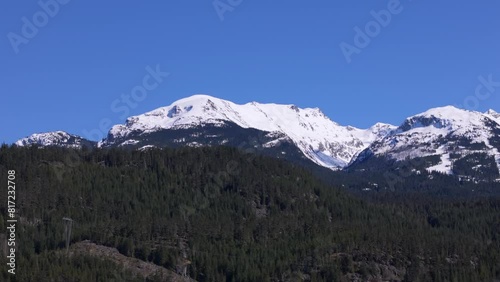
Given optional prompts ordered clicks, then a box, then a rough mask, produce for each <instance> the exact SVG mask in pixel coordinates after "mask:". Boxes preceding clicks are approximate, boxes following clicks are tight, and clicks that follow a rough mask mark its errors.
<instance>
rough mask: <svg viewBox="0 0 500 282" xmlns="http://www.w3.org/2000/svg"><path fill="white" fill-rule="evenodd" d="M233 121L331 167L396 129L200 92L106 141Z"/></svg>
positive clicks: (136, 120) (120, 128)
mask: <svg viewBox="0 0 500 282" xmlns="http://www.w3.org/2000/svg"><path fill="white" fill-rule="evenodd" d="M228 123H231V124H236V125H237V126H239V127H242V128H252V129H258V130H261V131H264V132H271V133H280V135H284V136H286V137H287V138H289V139H290V140H292V142H293V143H294V144H295V145H296V146H297V147H298V148H299V149H300V150H301V151H302V152H303V153H304V155H305V156H306V157H307V158H309V159H311V160H312V161H314V162H315V163H317V164H319V165H321V166H325V167H330V168H341V167H344V166H346V165H347V164H348V163H349V162H350V161H351V159H352V157H353V156H354V155H355V154H356V153H358V152H359V151H360V150H362V149H364V148H366V147H367V146H368V145H369V144H370V142H372V141H373V140H375V139H376V138H379V137H380V135H381V134H384V133H383V132H385V129H387V128H391V129H392V127H391V126H389V125H382V124H380V125H378V127H377V128H376V129H373V128H370V129H367V130H361V129H357V128H347V127H344V126H341V125H339V124H337V123H335V122H333V121H331V120H330V119H329V118H328V117H327V116H326V115H325V114H324V113H323V112H322V111H321V110H320V109H319V108H299V107H298V106H296V105H290V104H289V105H281V104H272V103H270V104H262V103H258V102H250V103H247V104H243V105H240V104H235V103H233V102H231V101H226V100H223V99H219V98H215V97H212V96H209V95H201V94H200V95H194V96H191V97H187V98H184V99H180V100H178V101H175V102H174V103H172V104H171V105H170V106H167V107H162V108H158V109H156V110H153V111H150V112H147V113H145V114H142V115H138V116H133V117H130V118H128V119H127V121H126V124H124V125H116V126H114V127H113V128H112V129H111V130H110V131H109V134H108V138H107V139H106V140H104V142H102V143H100V146H111V145H119V144H117V142H125V141H126V140H125V139H126V138H127V136H130V135H131V134H132V133H133V134H135V135H137V134H139V135H140V134H148V133H153V132H157V131H161V130H167V129H169V130H170V129H186V128H194V127H198V126H204V125H207V124H210V125H212V126H214V125H215V126H219V127H223V126H225V125H226V124H228ZM124 140H125V141H124Z"/></svg>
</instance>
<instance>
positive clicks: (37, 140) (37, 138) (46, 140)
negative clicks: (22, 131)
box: [15, 131, 95, 148]
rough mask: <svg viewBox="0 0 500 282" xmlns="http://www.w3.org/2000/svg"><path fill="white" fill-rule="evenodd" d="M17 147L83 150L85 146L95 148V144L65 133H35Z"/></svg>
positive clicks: (17, 143)
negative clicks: (33, 146)
mask: <svg viewBox="0 0 500 282" xmlns="http://www.w3.org/2000/svg"><path fill="white" fill-rule="evenodd" d="M15 145H17V146H21V147H22V146H29V145H38V146H42V147H45V146H60V147H66V148H82V147H83V146H88V147H93V146H94V145H95V142H92V141H89V140H86V139H84V138H82V137H80V136H77V135H72V134H69V133H67V132H64V131H54V132H45V133H35V134H32V135H30V136H28V137H26V138H22V139H20V140H18V141H17V142H16V143H15Z"/></svg>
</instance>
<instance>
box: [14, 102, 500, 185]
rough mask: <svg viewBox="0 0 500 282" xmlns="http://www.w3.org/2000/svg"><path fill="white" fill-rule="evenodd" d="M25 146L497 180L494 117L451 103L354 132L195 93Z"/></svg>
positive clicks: (303, 115)
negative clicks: (98, 131) (213, 152)
mask: <svg viewBox="0 0 500 282" xmlns="http://www.w3.org/2000/svg"><path fill="white" fill-rule="evenodd" d="M30 144H36V145H39V146H63V147H71V148H81V147H82V146H97V147H101V148H109V147H124V148H130V149H141V150H142V149H148V148H151V147H179V146H194V147H199V146H218V145H225V146H232V147H237V148H240V149H242V150H245V151H248V152H254V153H259V152H260V153H262V154H266V155H270V156H274V157H278V158H285V159H288V160H293V161H298V162H299V163H302V164H311V161H312V162H313V163H315V164H317V165H319V166H323V167H327V168H330V169H334V170H336V169H342V168H353V169H356V167H357V166H358V165H361V166H363V164H364V166H365V167H366V166H368V167H370V166H371V164H373V163H370V162H368V160H376V162H380V160H384V159H385V160H390V163H393V162H394V161H396V162H406V161H408V160H412V159H425V165H424V167H422V165H419V170H423V171H426V172H434V171H436V172H442V173H445V174H455V175H469V176H470V175H474V177H476V176H478V175H479V176H481V175H488V176H491V175H493V176H495V175H497V178H499V177H500V174H499V169H498V168H499V167H500V114H499V113H497V112H495V111H493V110H490V111H488V112H486V113H480V112H475V111H467V110H461V109H458V108H455V107H452V106H447V107H440V108H434V109H430V110H428V111H426V112H423V113H421V114H417V115H415V116H411V117H409V118H407V119H406V120H405V121H404V122H403V123H402V124H401V125H400V126H399V127H396V126H393V125H389V124H384V123H377V124H375V125H374V126H372V127H370V128H368V129H359V128H355V127H352V126H342V125H340V124H338V123H336V122H334V121H332V120H330V119H329V118H328V117H327V116H325V115H324V114H323V113H322V112H321V110H319V109H318V108H304V109H303V108H299V107H297V106H295V105H280V104H261V103H257V102H251V103H247V104H243V105H240V104H235V103H233V102H231V101H226V100H223V99H219V98H215V97H211V96H208V95H194V96H191V97H188V98H184V99H181V100H178V101H175V102H174V103H172V104H171V105H169V106H166V107H161V108H158V109H156V110H153V111H150V112H147V113H144V114H142V115H137V116H132V117H130V118H128V119H127V120H126V123H125V124H119V125H115V126H113V127H112V128H111V130H110V131H109V133H108V135H107V137H106V138H105V139H103V140H101V141H100V142H99V143H97V144H96V143H95V142H92V141H89V140H86V139H84V138H82V137H79V136H76V135H71V134H68V133H66V132H62V131H57V132H49V133H42V134H33V135H32V136H29V137H27V138H23V139H21V140H19V141H17V142H16V145H18V146H26V145H30ZM388 163H389V162H388ZM377 166H378V165H377V164H376V165H374V166H371V167H370V168H373V169H376V168H375V167H377ZM362 169H364V168H362ZM492 171H494V173H493V172H492ZM490 178H491V177H490Z"/></svg>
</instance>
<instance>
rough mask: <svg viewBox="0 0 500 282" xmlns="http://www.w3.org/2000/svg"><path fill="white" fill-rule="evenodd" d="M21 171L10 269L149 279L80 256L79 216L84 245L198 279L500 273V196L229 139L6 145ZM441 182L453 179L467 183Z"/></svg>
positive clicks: (55, 275)
mask: <svg viewBox="0 0 500 282" xmlns="http://www.w3.org/2000/svg"><path fill="white" fill-rule="evenodd" d="M8 170H15V171H16V196H17V198H16V203H17V212H18V218H19V224H18V227H17V231H16V232H17V242H18V246H19V247H18V260H17V273H16V276H12V275H10V274H8V273H7V272H6V267H5V265H6V256H5V255H3V254H2V257H1V258H0V263H1V264H2V265H3V266H4V267H2V269H3V270H4V271H3V272H2V274H1V276H0V280H2V281H144V279H139V278H138V277H134V275H132V274H131V273H129V272H128V271H127V270H126V269H125V270H123V269H122V268H121V267H120V266H118V265H115V264H114V263H112V262H109V261H107V260H105V259H100V258H96V257H92V256H86V255H78V256H77V255H73V256H67V255H66V252H65V241H64V237H63V232H64V223H63V220H62V219H63V218H64V217H69V218H71V219H73V220H74V225H73V228H72V231H73V232H72V236H71V245H74V244H76V243H78V242H82V241H85V240H89V241H90V242H93V243H96V244H98V245H103V246H108V247H113V248H116V249H117V250H118V251H119V252H120V253H121V254H123V255H125V256H128V257H133V258H137V259H140V260H143V261H147V262H151V263H154V264H156V265H160V266H163V267H165V268H167V269H170V270H172V271H173V272H179V271H180V270H183V269H184V268H185V269H186V273H187V275H188V276H189V277H191V278H192V279H195V280H197V281H352V280H356V279H357V281H380V280H382V279H388V280H394V281H398V280H402V281H457V282H460V281H498V279H500V198H499V197H498V196H494V195H484V196H481V197H471V198H467V197H447V196H436V194H429V193H425V192H422V193H413V192H408V193H407V194H406V196H404V195H405V194H398V193H391V191H386V192H384V193H383V194H377V193H373V197H371V198H370V199H367V198H366V196H363V197H360V196H359V195H357V194H354V193H351V192H348V191H347V190H346V189H343V188H342V183H337V184H335V183H333V182H334V181H333V180H332V181H333V182H332V181H331V182H328V183H327V182H325V181H323V180H319V178H318V177H316V176H315V175H314V174H313V173H311V172H310V171H309V170H307V169H305V168H302V167H299V166H296V165H293V164H290V163H287V162H285V161H281V160H277V159H273V158H269V157H264V156H257V155H252V154H246V153H242V152H240V151H238V150H237V149H234V148H228V147H213V148H178V149H163V150H159V149H158V150H156V149H154V150H146V151H132V150H120V149H107V150H99V149H93V150H90V149H83V150H71V149H63V148H55V147H54V148H36V147H30V148H19V147H15V146H7V145H3V146H2V147H1V148H0V175H1V177H2V178H3V179H2V182H3V184H2V187H6V184H7V183H6V182H7V171H8ZM359 177H362V176H359ZM373 177H376V176H375V175H373ZM333 179H334V180H335V179H336V180H337V181H342V178H341V177H340V176H338V177H337V178H333ZM349 179H350V178H349ZM443 179H444V178H443ZM437 180H439V177H438V179H437ZM366 181H369V179H366ZM439 185H440V186H443V187H442V188H443V189H445V190H446V191H448V192H449V191H452V190H453V189H454V186H455V185H459V183H458V182H457V183H455V182H453V181H449V182H447V181H440V182H439ZM2 191H4V192H2V196H1V198H2V199H3V200H2V201H1V202H0V230H4V231H1V232H5V230H6V225H7V223H6V220H7V218H6V215H7V201H6V195H7V193H6V192H5V191H6V189H2ZM447 194H448V193H447ZM2 235H3V236H5V234H2ZM3 241H4V240H3ZM495 279H496V280H495ZM147 281H160V279H159V278H155V277H150V278H148V279H147Z"/></svg>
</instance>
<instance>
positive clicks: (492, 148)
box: [360, 106, 500, 174]
mask: <svg viewBox="0 0 500 282" xmlns="http://www.w3.org/2000/svg"><path fill="white" fill-rule="evenodd" d="M493 121H494V119H493V118H490V116H489V115H486V114H483V113H480V112H475V111H468V110H462V109H458V108H456V107H453V106H446V107H439V108H434V109H430V110H428V111H426V112H423V113H421V114H417V115H415V116H412V117H409V118H407V119H406V120H405V122H404V123H403V124H402V125H401V126H399V127H398V129H397V130H394V131H392V132H391V133H389V134H387V136H386V137H385V138H382V139H380V140H377V141H376V142H374V143H373V144H371V145H370V147H369V148H368V149H367V150H368V151H367V152H365V153H363V154H360V155H361V157H363V158H366V156H370V155H376V156H384V157H386V158H389V159H395V160H398V161H402V160H405V159H413V158H417V157H429V156H435V155H439V156H440V157H441V162H440V163H438V164H436V165H434V166H432V167H429V168H428V170H429V171H439V172H443V173H448V174H451V173H452V169H453V165H452V163H453V160H452V159H450V158H451V157H450V156H453V157H454V158H455V159H456V160H457V159H460V158H462V157H465V156H467V155H470V154H474V153H486V154H487V155H490V156H492V157H493V158H494V159H495V160H496V162H497V164H498V165H499V167H500V154H499V152H498V150H497V148H496V145H494V143H495V142H496V141H495V140H494V139H493V138H495V136H496V135H497V132H498V131H499V130H500V126H499V125H498V124H497V123H495V122H493ZM492 142H493V143H492Z"/></svg>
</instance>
